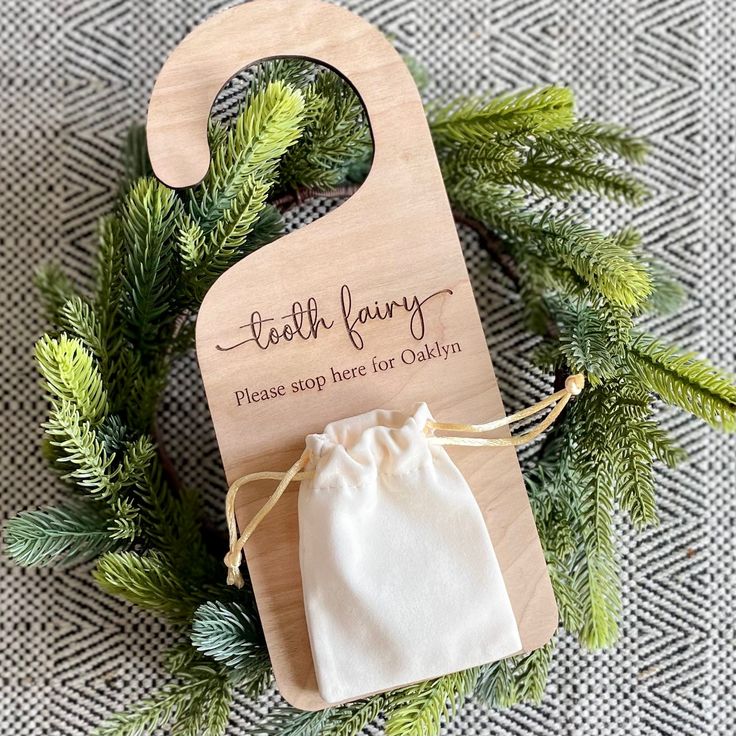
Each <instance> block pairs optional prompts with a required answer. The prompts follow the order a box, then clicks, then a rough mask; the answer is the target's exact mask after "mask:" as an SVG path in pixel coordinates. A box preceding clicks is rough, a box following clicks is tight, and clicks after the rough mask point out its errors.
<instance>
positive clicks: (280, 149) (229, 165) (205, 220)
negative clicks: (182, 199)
mask: <svg viewBox="0 0 736 736" xmlns="http://www.w3.org/2000/svg"><path fill="white" fill-rule="evenodd" d="M303 111H304V99H303V96H302V94H301V92H299V91H298V90H295V89H293V88H291V87H289V86H288V85H286V84H284V83H283V82H280V81H275V82H271V83H269V84H268V86H266V87H265V88H264V89H263V90H262V91H260V92H258V93H256V94H254V95H253V96H252V97H251V98H250V99H249V101H248V103H247V104H246V106H245V107H244V109H243V111H242V112H241V114H240V115H239V116H238V118H237V120H236V122H235V125H234V126H233V128H232V129H231V130H230V132H229V133H228V135H227V137H226V138H225V139H224V141H223V142H222V144H221V145H220V146H219V147H218V148H217V149H216V150H214V151H213V152H212V159H211V164H210V170H209V173H208V174H207V177H206V179H205V181H204V182H203V183H202V185H201V186H200V187H199V188H198V189H197V190H196V191H195V193H194V195H193V198H192V201H191V214H192V215H193V217H194V218H195V220H196V221H197V222H198V223H199V225H200V227H201V229H202V232H203V233H204V234H205V235H206V234H207V233H209V232H210V231H211V230H212V229H213V228H214V227H215V226H216V224H217V223H218V221H219V220H220V219H221V218H222V217H223V216H224V215H225V213H226V212H227V210H228V209H230V207H231V205H232V203H233V202H234V200H235V199H236V197H237V196H238V194H239V193H240V192H241V190H242V188H243V186H244V184H245V183H246V181H248V180H249V179H251V178H252V179H253V180H255V181H258V182H262V183H263V182H268V181H272V180H273V178H274V177H275V175H276V170H277V168H278V165H279V162H280V160H281V157H282V156H283V155H284V153H285V152H286V151H287V149H288V148H289V147H290V146H292V145H293V144H294V143H295V142H296V140H297V139H298V137H299V135H300V133H301V123H302V116H303Z"/></svg>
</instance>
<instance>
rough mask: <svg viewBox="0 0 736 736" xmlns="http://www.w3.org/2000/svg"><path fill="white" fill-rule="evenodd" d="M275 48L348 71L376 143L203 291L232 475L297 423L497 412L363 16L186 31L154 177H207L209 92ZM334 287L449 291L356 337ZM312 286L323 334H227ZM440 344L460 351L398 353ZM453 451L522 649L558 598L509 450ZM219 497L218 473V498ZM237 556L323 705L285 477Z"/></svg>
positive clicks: (446, 250) (211, 397)
mask: <svg viewBox="0 0 736 736" xmlns="http://www.w3.org/2000/svg"><path fill="white" fill-rule="evenodd" d="M274 56H297V57H303V58H308V59H313V60H315V61H318V62H320V63H322V64H325V65H327V66H329V67H331V68H333V69H335V70H336V71H338V72H339V73H340V74H342V75H344V76H345V77H346V78H347V79H348V80H349V81H350V82H351V83H352V84H353V86H354V87H355V89H356V91H357V93H358V94H359V95H360V97H361V99H362V100H363V102H364V104H365V106H366V110H367V112H368V116H369V119H370V124H371V130H372V135H373V139H374V146H375V155H374V160H373V165H372V168H371V171H370V174H369V176H368V178H367V180H366V181H365V183H364V184H363V185H362V187H361V188H360V189H359V190H358V192H357V193H356V194H355V195H354V196H353V197H352V198H351V199H349V200H348V201H347V202H346V203H345V204H343V205H342V206H341V207H339V208H338V209H336V210H335V211H333V212H331V213H330V214H328V215H327V216H325V217H323V218H322V219H320V220H318V221H317V222H315V223H313V224H311V225H309V226H307V227H305V228H302V229H300V230H298V231H296V232H294V233H291V234H289V235H286V236H285V237H283V238H281V239H279V240H278V241H276V242H274V243H272V244H270V245H267V246H265V247H264V248H262V249H260V250H259V251H257V252H255V253H253V254H252V255H250V256H248V257H247V258H245V259H244V260H242V261H241V262H239V263H238V264H236V265H235V266H233V267H232V268H230V269H229V270H228V271H227V272H226V273H224V274H223V275H222V276H221V277H220V278H219V279H218V280H217V282H216V283H215V284H214V286H213V287H212V288H211V289H210V291H209V292H208V294H207V296H206V297H205V299H204V302H203V304H202V308H201V310H200V313H199V318H198V320H197V356H198V359H199V364H200V368H201V371H202V377H203V380H204V385H205V389H206V392H207V399H208V402H209V406H210V411H211V413H212V419H213V422H214V426H215V431H216V434H217V439H218V443H219V446H220V452H221V454H222V461H223V465H224V468H225V475H226V477H227V482H228V483H230V482H232V481H233V480H235V479H236V478H237V477H239V476H241V475H243V474H246V473H250V472H255V471H259V470H285V469H286V468H288V467H289V466H290V465H291V464H292V463H293V462H294V461H295V460H296V459H297V457H298V455H299V454H300V452H301V450H302V449H303V446H304V437H305V435H306V434H308V433H312V432H319V431H321V430H322V429H323V428H324V426H325V425H326V424H327V423H328V422H330V421H332V420H335V419H338V418H343V417H347V416H351V415H354V414H359V413H362V412H366V411H369V410H372V409H375V408H387V409H403V410H408V409H410V408H411V407H412V405H414V404H415V403H416V402H418V401H426V402H427V403H428V404H429V406H430V408H431V409H432V411H433V413H434V415H435V418H436V419H438V420H440V421H460V422H482V421H487V420H489V419H492V418H495V417H499V416H502V415H503V411H504V409H503V405H502V402H501V397H500V394H499V391H498V387H497V385H496V379H495V376H494V373H493V367H492V365H491V361H490V358H489V355H488V348H487V345H486V340H485V336H484V333H483V328H482V326H481V323H480V319H479V316H478V312H477V309H476V305H475V301H474V297H473V292H472V289H471V285H470V282H469V279H468V273H467V270H466V267H465V261H464V259H463V254H462V252H461V249H460V244H459V241H458V236H457V233H456V230H455V225H454V221H453V218H452V213H451V211H450V206H449V203H448V200H447V196H446V193H445V190H444V186H443V182H442V177H441V174H440V170H439V166H438V164H437V160H436V157H435V153H434V148H433V145H432V140H431V136H430V133H429V129H428V126H427V122H426V119H425V115H424V110H423V107H422V103H421V100H420V97H419V94H418V92H417V90H416V87H415V85H414V82H413V80H412V78H411V75H410V74H409V72H408V71H407V69H406V67H405V65H404V63H403V61H402V60H401V57H400V56H399V55H398V54H397V53H396V51H395V50H394V49H393V48H392V46H391V45H390V44H389V43H388V42H387V41H386V39H385V38H384V37H383V36H382V35H381V34H380V33H379V32H378V31H377V30H376V29H375V28H373V27H372V26H370V25H369V24H368V23H366V22H364V21H362V20H360V19H359V18H358V17H356V16H354V15H352V14H351V13H349V12H348V11H346V10H344V9H342V8H338V7H335V6H332V5H329V4H326V3H322V2H318V1H317V0H256V1H255V2H252V3H249V4H247V5H241V6H237V7H235V8H232V9H230V10H227V11H225V12H223V13H220V14H219V15H216V16H214V17H213V18H211V19H210V20H208V21H206V22H205V23H204V24H203V25H201V26H199V27H198V28H196V29H195V30H194V31H193V32H192V33H191V34H190V35H189V36H187V37H186V38H185V39H184V40H183V41H182V42H181V44H180V45H179V46H178V47H177V48H176V49H175V50H174V51H173V53H172V54H171V56H170V57H169V59H168V61H167V62H166V64H165V65H164V67H163V69H162V70H161V73H160V75H159V77H158V79H157V81H156V84H155V87H154V90H153V94H152V97H151V102H150V107H149V113H148V144H149V149H150V154H151V161H152V164H153V168H154V171H155V173H156V176H158V177H159V178H160V179H161V180H162V181H163V182H165V183H167V184H169V185H170V186H172V187H186V186H191V185H194V184H196V183H197V182H198V181H199V180H200V179H201V178H202V177H203V176H204V174H205V173H206V170H207V166H208V162H209V150H208V147H207V138H206V125H207V119H208V116H209V113H210V109H211V106H212V103H213V101H214V99H215V97H216V95H217V93H218V91H219V90H220V89H221V88H222V86H223V85H224V84H225V83H226V82H227V81H228V79H230V77H232V76H233V75H234V74H236V73H237V72H238V71H240V70H241V69H243V68H244V67H246V66H248V65H250V64H253V63H255V62H257V61H259V60H262V59H266V58H269V57H274ZM344 286H347V287H348V288H349V289H350V293H351V298H352V302H353V305H354V309H355V311H354V312H353V313H352V314H351V315H350V317H349V319H350V318H352V316H354V315H355V314H357V310H358V309H359V308H360V307H362V306H365V305H368V306H369V307H373V305H374V304H375V302H378V304H379V305H381V304H386V302H389V303H391V302H393V301H398V302H399V303H401V300H402V298H403V297H407V303H411V302H410V299H411V297H413V296H417V297H418V300H420V301H421V300H422V299H424V298H425V297H428V296H429V295H431V294H434V293H435V292H443V291H444V290H451V291H452V294H448V293H442V294H438V295H437V296H434V297H432V298H429V299H428V300H427V301H426V303H425V304H424V307H423V308H422V310H421V311H422V314H421V316H422V317H423V319H424V323H425V324H424V328H425V333H424V335H423V336H422V337H421V338H420V339H417V335H416V334H412V331H411V327H412V324H413V325H414V326H415V327H416V322H415V323H412V322H411V314H410V312H409V311H407V310H404V309H403V308H398V307H397V308H395V309H394V310H393V311H394V315H393V316H392V317H391V318H390V319H380V320H379V319H373V320H368V321H367V322H366V324H359V325H358V327H359V330H358V332H359V337H360V339H361V340H362V341H363V347H362V349H360V350H359V349H357V348H356V346H355V344H354V340H352V339H351V333H350V332H349V330H348V329H347V327H346V325H345V322H346V320H345V319H344V317H343V316H342V315H343V312H344V307H343V301H344V300H343V299H341V290H342V294H343V296H344V289H342V287H344ZM309 298H312V299H314V300H315V304H316V305H317V309H318V314H319V315H320V316H322V317H323V318H324V319H325V325H326V324H327V323H328V322H329V321H334V324H333V326H332V327H330V328H329V329H328V328H326V327H325V326H322V327H319V325H318V329H317V336H316V337H308V339H302V338H301V337H298V336H297V337H296V338H295V339H292V340H291V341H285V340H283V339H282V340H281V341H280V342H279V343H278V344H274V345H270V346H268V347H267V348H266V349H262V348H260V347H258V346H257V344H256V343H255V342H253V341H251V342H248V343H245V344H242V345H240V346H239V347H232V346H233V345H236V344H237V343H238V342H239V341H241V340H243V339H245V338H247V337H251V336H252V330H251V328H249V327H243V326H242V325H247V324H248V323H252V322H253V312H254V311H259V312H260V313H261V315H262V317H264V318H272V319H273V322H269V323H266V328H268V327H271V326H276V327H277V328H279V329H282V327H283V325H284V324H288V323H289V320H288V319H282V318H283V317H285V316H286V315H288V314H290V313H292V312H293V309H294V307H293V305H294V303H295V302H298V303H299V304H301V305H302V308H303V309H306V306H307V304H308V303H309V302H308V300H309ZM349 319H348V321H349ZM415 319H416V316H415ZM303 331H305V332H306V333H307V335H309V331H308V330H306V329H305V328H303ZM417 332H418V330H416V329H415V333H417ZM352 337H353V338H354V337H355V336H354V335H353V336H352ZM435 341H436V342H437V343H438V345H452V344H457V345H458V346H459V348H460V351H459V352H455V353H454V354H452V355H449V356H448V357H447V358H446V359H445V358H443V357H442V355H439V356H436V357H432V358H431V359H428V360H423V361H421V362H420V361H419V360H415V361H414V362H413V363H411V364H409V363H408V361H406V360H404V361H402V360H401V356H402V355H404V356H405V357H406V358H409V357H410V354H409V353H407V352H406V351H407V350H411V351H413V352H414V353H415V354H417V351H420V350H421V349H422V346H423V345H424V344H427V345H428V346H433V345H434V343H435ZM218 346H219V347H218ZM223 347H231V348H232V349H229V350H223V349H222V348H223ZM374 357H375V358H376V359H377V360H380V359H387V358H389V357H393V358H394V368H393V369H390V370H387V371H386V372H381V373H373V372H372V361H373V358H374ZM359 365H365V366H366V369H365V370H366V375H365V376H360V375H358V374H357V373H356V376H355V377H351V378H349V380H342V381H341V382H335V381H334V379H332V375H331V370H332V369H340V370H342V369H350V368H351V367H356V366H359ZM316 376H323V377H324V378H325V385H324V386H323V388H322V390H317V389H316V388H315V389H312V390H304V391H301V390H299V391H297V392H292V390H291V389H292V382H293V381H299V380H302V381H304V380H305V379H306V378H308V377H316ZM279 386H283V387H284V395H283V396H278V395H277V397H276V398H271V399H268V400H262V401H259V402H258V403H247V402H245V400H244V399H242V398H241V399H240V405H238V400H237V397H238V396H239V394H238V393H236V392H238V391H240V392H241V393H244V389H246V388H248V390H249V395H251V394H252V391H253V390H256V389H259V388H269V387H273V388H275V389H276V390H277V394H278V387H279ZM502 434H503V433H499V436H501V435H502ZM450 454H451V456H452V458H453V460H454V461H455V462H456V463H457V465H458V467H459V468H460V470H461V471H462V472H463V474H464V475H465V477H466V478H467V480H468V482H469V484H470V486H471V488H472V489H473V492H474V493H475V496H476V498H477V500H478V503H479V505H480V507H481V509H482V511H483V514H484V517H485V519H486V523H487V526H488V530H489V533H490V535H491V538H492V541H493V545H494V547H495V549H496V553H497V556H498V559H499V563H500V565H501V569H502V571H503V575H504V579H505V582H506V586H507V588H508V591H509V595H510V598H511V602H512V606H513V609H514V612H515V615H516V618H517V621H518V624H519V630H520V633H521V639H522V642H523V644H524V648H525V650H527V651H529V650H532V649H535V648H537V647H539V646H541V645H542V644H544V643H545V642H547V641H548V640H549V638H550V637H551V635H552V633H553V632H554V630H555V628H556V625H557V609H556V606H555V601H554V597H553V594H552V589H551V585H550V581H549V578H548V575H547V570H546V566H545V562H544V557H543V554H542V550H541V547H540V543H539V539H538V536H537V532H536V528H535V525H534V520H533V517H532V513H531V509H530V507H529V502H528V499H527V496H526V491H525V488H524V484H523V481H522V477H521V473H520V470H519V465H518V462H517V458H516V453H515V451H514V449H513V448H499V449H471V448H451V449H450ZM272 490H273V484H272V483H260V484H255V485H253V486H249V487H248V488H247V489H245V490H244V491H243V492H242V493H241V495H240V498H239V505H238V508H237V516H238V521H239V523H240V524H241V528H242V526H243V525H244V524H245V523H246V522H247V520H248V519H249V518H251V517H252V515H253V514H254V513H255V512H256V510H257V509H258V508H260V506H261V505H262V504H263V502H264V501H265V500H266V498H267V497H268V495H269V494H270V492H271V491H272ZM224 493H225V489H224V484H223V499H224ZM223 552H224V550H223ZM246 556H247V561H248V568H249V571H250V575H251V580H252V584H253V589H254V591H255V595H256V599H257V603H258V609H259V612H260V616H261V620H262V622H263V628H264V632H265V636H266V641H267V644H268V649H269V653H270V656H271V661H272V663H273V669H274V673H275V677H276V681H277V684H278V687H279V689H280V691H281V693H282V694H283V696H284V697H285V698H286V700H288V701H289V702H290V703H292V704H293V705H294V706H296V707H298V708H302V709H307V710H314V709H320V708H323V707H325V705H326V704H325V702H324V701H323V700H322V699H321V698H320V696H319V693H318V691H317V687H316V680H315V676H314V668H313V664H312V657H311V651H310V647H309V639H308V633H307V627H306V620H305V616H304V607H303V601H302V589H301V576H300V571H299V547H298V525H297V487H296V486H293V487H292V488H291V489H290V490H289V491H288V492H287V493H286V494H285V495H284V497H283V498H282V499H281V501H280V502H279V504H278V505H277V506H276V508H275V509H274V510H273V511H272V513H271V514H270V515H269V516H268V517H267V518H266V520H265V521H264V522H263V523H262V525H261V526H260V527H259V528H258V531H257V532H256V533H255V535H254V536H253V538H252V539H251V541H250V542H249V544H248V548H247V550H246ZM224 574H225V572H224V569H223V575H224Z"/></svg>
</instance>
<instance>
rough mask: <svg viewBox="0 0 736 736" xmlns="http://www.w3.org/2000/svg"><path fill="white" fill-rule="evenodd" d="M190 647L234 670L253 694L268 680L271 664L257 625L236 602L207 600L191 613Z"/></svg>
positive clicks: (261, 633)
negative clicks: (192, 616) (192, 615)
mask: <svg viewBox="0 0 736 736" xmlns="http://www.w3.org/2000/svg"><path fill="white" fill-rule="evenodd" d="M191 640H192V644H193V645H194V647H195V648H196V649H197V650H199V651H200V652H202V653H203V654H206V655H207V656H209V657H212V659H214V660H215V661H217V662H220V663H222V664H224V665H225V666H226V667H228V669H231V670H234V671H235V673H236V676H237V677H238V681H239V683H240V684H241V685H246V686H247V688H248V690H249V691H250V692H252V693H253V694H257V693H259V692H261V691H262V690H263V689H265V687H266V685H267V684H268V682H269V681H270V677H271V662H270V660H269V658H268V652H267V651H266V642H265V640H264V638H263V631H262V630H261V627H260V624H259V623H258V621H257V620H256V619H255V618H254V617H253V615H252V614H249V613H248V612H246V611H245V609H244V608H243V607H242V606H241V605H240V604H238V603H236V602H234V601H231V602H227V603H224V602H220V601H211V602H208V603H204V604H202V605H201V606H199V608H197V610H196V611H195V613H194V620H193V622H192V634H191Z"/></svg>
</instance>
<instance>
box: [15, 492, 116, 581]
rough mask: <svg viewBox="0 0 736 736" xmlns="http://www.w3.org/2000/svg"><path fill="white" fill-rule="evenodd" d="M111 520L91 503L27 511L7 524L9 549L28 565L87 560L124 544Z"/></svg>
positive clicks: (69, 504)
mask: <svg viewBox="0 0 736 736" xmlns="http://www.w3.org/2000/svg"><path fill="white" fill-rule="evenodd" d="M109 522H110V519H109V518H108V517H106V516H105V515H104V514H102V513H100V510H99V509H97V508H95V507H93V506H92V505H90V504H79V503H77V504H71V503H68V504H65V505H61V506H47V507H45V508H43V509H38V510H36V511H23V512H21V513H20V514H18V515H17V516H14V517H12V518H11V519H9V520H8V522H7V523H6V525H5V551H6V553H7V555H8V556H9V557H11V558H12V559H13V560H14V561H15V562H16V563H17V564H19V565H24V566H26V567H34V566H37V567H43V566H45V565H49V564H51V563H54V564H71V563H77V562H83V561H86V560H89V559H92V558H93V557H97V556H99V555H101V554H103V553H105V552H108V551H110V550H112V549H115V548H116V547H118V546H119V545H120V542H119V540H118V539H116V538H115V537H113V536H112V535H111V534H110V531H109V529H108V524H109Z"/></svg>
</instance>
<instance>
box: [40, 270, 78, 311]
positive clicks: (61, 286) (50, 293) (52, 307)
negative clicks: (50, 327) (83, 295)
mask: <svg viewBox="0 0 736 736" xmlns="http://www.w3.org/2000/svg"><path fill="white" fill-rule="evenodd" d="M34 281H35V285H36V288H37V289H38V293H39V296H40V299H41V306H42V308H43V312H44V316H45V317H46V319H47V320H48V321H49V322H50V323H51V324H58V322H59V312H60V311H61V308H62V307H63V306H64V304H66V302H67V301H69V299H71V298H72V297H74V296H76V295H77V291H76V289H75V288H74V286H73V285H72V283H71V281H70V280H69V277H68V276H67V275H66V274H65V273H64V271H63V270H62V269H61V268H60V267H59V266H57V265H56V264H55V263H47V264H45V265H44V266H42V267H40V268H39V269H38V270H37V271H36V274H35V279H34Z"/></svg>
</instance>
